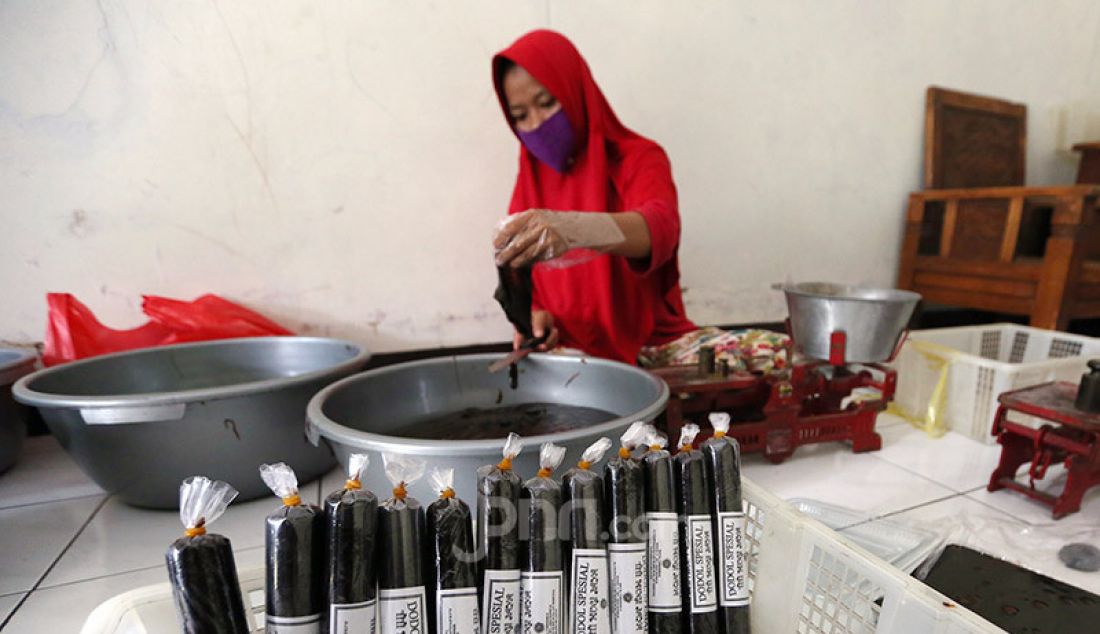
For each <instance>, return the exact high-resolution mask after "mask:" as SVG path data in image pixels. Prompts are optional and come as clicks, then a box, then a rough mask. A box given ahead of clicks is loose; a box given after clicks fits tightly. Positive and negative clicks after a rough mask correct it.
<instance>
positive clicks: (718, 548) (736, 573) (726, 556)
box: [701, 414, 750, 634]
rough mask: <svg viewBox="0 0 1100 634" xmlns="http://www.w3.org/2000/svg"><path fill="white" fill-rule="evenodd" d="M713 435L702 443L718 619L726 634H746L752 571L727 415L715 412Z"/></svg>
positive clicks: (737, 456) (737, 465) (737, 450)
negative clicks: (709, 495)
mask: <svg viewBox="0 0 1100 634" xmlns="http://www.w3.org/2000/svg"><path fill="white" fill-rule="evenodd" d="M711 424H712V425H713V426H714V430H715V433H714V435H713V436H712V437H711V438H710V439H708V440H707V441H706V442H704V443H703V446H702V448H701V449H702V452H703V456H704V458H705V459H706V471H707V482H708V484H709V486H710V487H711V490H712V493H713V499H712V500H713V504H714V506H713V508H712V509H711V515H712V517H713V518H714V528H713V530H714V542H715V548H714V550H715V555H716V557H717V559H716V560H717V562H718V566H717V569H716V570H715V574H716V577H717V580H718V618H719V620H720V622H721V628H722V632H723V634H747V633H748V632H749V631H750V625H749V587H748V580H749V574H748V573H749V571H748V556H747V555H748V553H747V544H748V542H747V541H746V534H745V513H744V507H743V500H742V495H741V451H740V447H739V446H738V444H737V441H736V440H734V439H733V438H730V437H729V436H727V435H726V432H727V431H728V430H729V415H728V414H717V415H715V414H712V415H711Z"/></svg>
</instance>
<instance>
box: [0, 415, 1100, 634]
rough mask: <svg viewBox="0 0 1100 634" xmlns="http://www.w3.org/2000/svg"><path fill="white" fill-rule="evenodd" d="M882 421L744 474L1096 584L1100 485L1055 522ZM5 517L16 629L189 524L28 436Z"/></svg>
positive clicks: (966, 463) (1096, 588)
mask: <svg viewBox="0 0 1100 634" xmlns="http://www.w3.org/2000/svg"><path fill="white" fill-rule="evenodd" d="M878 431H879V433H881V434H882V436H883V448H882V450H881V451H878V452H872V453H867V454H858V455H856V454H852V453H851V451H850V449H848V448H847V447H846V446H843V445H841V444H838V443H832V444H824V445H813V446H809V447H802V448H800V449H798V451H796V452H795V454H794V455H793V456H792V457H791V458H789V459H788V460H787V461H786V462H784V463H783V464H781V465H772V464H770V463H768V462H767V461H765V460H763V459H762V458H761V457H760V456H757V455H747V456H745V460H744V462H745V466H744V471H745V475H746V476H747V477H749V478H751V479H753V480H755V481H756V482H757V483H759V484H761V485H763V486H764V487H766V488H768V489H770V490H772V491H773V492H775V493H777V494H778V495H780V496H781V497H785V498H791V497H803V498H815V499H818V500H820V501H822V502H828V503H831V504H835V505H840V506H846V507H849V508H852V509H856V510H860V511H863V512H864V513H866V514H868V515H870V516H872V517H877V518H886V517H889V518H890V519H891V520H894V521H902V522H911V523H913V524H915V525H918V526H921V527H925V528H931V529H934V530H937V531H939V532H940V533H942V534H944V535H946V536H948V539H949V540H950V541H952V542H954V543H963V544H965V545H969V546H972V547H974V548H977V549H979V550H983V551H985V552H989V553H991V554H994V555H997V556H1001V557H1004V558H1006V559H1010V560H1013V561H1016V562H1017V563H1020V564H1022V565H1025V566H1028V567H1031V568H1034V569H1037V570H1039V571H1040V572H1043V573H1045V574H1048V575H1050V576H1053V577H1056V578H1059V579H1062V580H1064V581H1067V582H1069V583H1073V584H1075V585H1078V586H1080V587H1082V588H1085V589H1087V590H1090V591H1092V592H1097V593H1100V573H1091V574H1090V573H1081V572H1074V571H1071V570H1068V569H1067V568H1065V567H1064V566H1062V565H1061V563H1060V562H1058V559H1057V550H1058V548H1060V547H1061V546H1062V545H1063V544H1065V543H1068V542H1071V541H1086V542H1090V543H1094V544H1100V499H1097V498H1100V489H1098V490H1095V491H1093V492H1092V494H1090V495H1089V496H1088V497H1087V498H1086V500H1085V505H1084V507H1083V508H1082V511H1081V512H1080V513H1077V514H1074V515H1071V516H1069V517H1067V518H1065V519H1063V520H1060V521H1058V522H1055V521H1053V520H1052V519H1051V517H1050V511H1049V509H1047V508H1046V507H1044V506H1040V505H1038V504H1036V503H1034V502H1031V501H1029V500H1026V499H1025V498H1023V496H1020V495H1019V494H1016V493H1012V492H1005V491H998V492H996V493H988V492H986V491H985V484H986V482H987V481H988V478H989V474H990V472H991V471H992V470H993V467H994V466H995V464H996V461H997V456H998V447H997V446H988V445H983V444H981V443H978V442H975V441H972V440H970V439H968V438H965V437H963V436H959V435H957V434H952V433H949V434H948V435H946V436H945V437H943V438H940V439H935V440H933V439H931V438H929V437H927V436H926V435H925V434H924V433H923V432H920V431H918V430H915V429H912V428H911V427H909V426H908V424H906V423H904V422H903V421H901V420H900V419H897V418H894V417H892V416H888V415H883V416H882V417H880V419H879V423H878ZM1048 478H1052V479H1053V482H1052V483H1051V485H1053V486H1060V485H1061V483H1062V482H1061V481H1060V480H1059V479H1058V474H1057V473H1056V472H1055V471H1054V470H1053V469H1052V472H1051V475H1050V476H1048ZM342 480H343V475H342V474H341V473H339V472H338V471H337V470H334V471H333V472H331V473H329V474H328V475H326V476H325V478H323V479H322V481H321V482H319V483H311V484H309V485H306V486H303V488H302V490H303V496H304V497H305V496H308V499H310V500H311V501H317V500H319V499H320V492H321V491H323V490H324V491H327V490H329V489H335V488H336V487H338V486H339V484H340V482H341V481H342ZM272 502H273V500H258V501H254V502H248V503H242V504H237V505H234V506H232V507H231V508H230V509H229V511H228V512H227V513H226V515H225V516H224V517H223V518H222V519H221V520H219V521H218V524H217V526H218V532H221V533H223V534H226V535H227V536H229V538H230V539H231V540H232V541H233V545H234V550H235V553H236V556H237V560H238V567H239V568H240V569H248V568H254V567H258V566H260V565H262V560H263V547H262V544H263V532H262V531H263V528H262V526H263V522H262V520H263V517H264V516H265V515H266V514H267V513H268V512H270V510H271V508H272ZM873 521H874V520H873ZM0 527H2V530H0V571H2V574H0V623H3V625H2V626H0V629H4V631H5V632H9V631H10V632H13V633H14V632H19V633H23V632H51V633H53V632H77V631H79V630H80V626H81V624H82V623H83V622H84V619H85V618H86V616H87V615H88V612H89V611H90V610H92V608H94V607H95V606H96V605H98V604H100V603H102V602H103V601H105V600H106V599H108V598H110V597H112V596H114V595H117V594H119V593H122V592H125V591H127V590H131V589H134V588H137V587H141V586H145V585H149V584H154V583H161V582H164V581H166V580H167V577H166V575H165V572H164V567H163V559H162V558H163V556H164V550H165V548H167V546H168V544H169V543H170V542H171V541H172V540H173V539H174V538H175V536H176V535H177V534H178V533H179V532H180V529H181V527H180V525H179V519H178V516H177V514H176V513H175V512H156V511H144V510H139V509H134V508H130V507H127V506H125V505H123V504H121V503H119V502H118V501H117V500H114V499H111V498H108V497H107V496H105V495H104V493H103V492H102V491H101V490H100V489H99V488H98V487H96V486H95V485H94V484H92V483H90V482H89V481H88V480H87V479H86V478H85V477H84V476H83V475H82V474H81V473H80V471H79V469H77V468H76V466H75V465H74V464H73V463H72V461H71V460H70V459H69V458H68V456H67V455H66V454H65V453H64V451H62V449H61V448H60V447H59V446H58V445H57V443H56V442H55V441H54V440H53V439H52V438H35V439H32V440H31V441H30V442H29V445H28V450H27V452H26V453H25V454H24V456H23V458H22V460H21V462H20V463H19V464H18V465H17V466H16V467H15V468H14V469H13V470H12V471H10V472H9V473H7V474H4V475H3V476H0ZM13 610H14V612H12V611H13ZM9 613H10V618H9ZM5 619H7V620H6V622H5Z"/></svg>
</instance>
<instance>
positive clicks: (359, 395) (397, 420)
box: [308, 354, 668, 502]
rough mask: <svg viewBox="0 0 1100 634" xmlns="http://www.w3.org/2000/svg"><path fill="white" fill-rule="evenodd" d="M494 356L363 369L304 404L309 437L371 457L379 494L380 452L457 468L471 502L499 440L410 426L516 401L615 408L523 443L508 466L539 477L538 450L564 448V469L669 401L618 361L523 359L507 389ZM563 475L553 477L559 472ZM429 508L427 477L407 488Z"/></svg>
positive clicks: (660, 387) (385, 487)
mask: <svg viewBox="0 0 1100 634" xmlns="http://www.w3.org/2000/svg"><path fill="white" fill-rule="evenodd" d="M498 359H500V355H493V354H478V355H460V356H448V357H439V358H434V359H426V360H423V361H414V362H410V363H402V364H398V365H392V366H388V367H384V368H378V369H375V370H369V371H367V372H363V373H362V374H357V375H355V376H352V377H348V378H346V379H343V380H342V381H339V382H337V383H334V384H332V385H330V386H328V387H326V388H325V389H323V390H321V391H320V392H319V393H318V394H317V395H316V396H314V397H313V399H312V400H311V401H310V402H309V408H308V419H309V431H308V433H309V435H310V437H311V439H312V440H314V441H315V442H320V440H321V439H324V441H325V442H326V443H327V444H328V445H330V446H331V447H332V449H333V450H334V451H335V453H336V456H337V457H338V458H339V459H340V462H341V463H342V464H344V465H345V466H346V465H347V462H348V456H349V455H350V454H352V453H368V454H370V457H371V464H370V467H369V468H368V469H367V473H368V476H367V481H366V482H365V485H366V486H367V487H369V488H370V489H371V490H372V491H375V492H376V493H377V494H378V495H379V497H382V498H386V497H389V493H390V489H391V485H390V483H389V482H388V481H387V480H386V478H385V474H384V472H383V470H382V460H381V452H394V453H400V454H411V455H416V456H420V457H423V458H425V459H426V460H427V461H428V464H429V467H430V466H431V465H439V466H452V467H454V468H455V489H456V491H457V493H458V495H459V496H460V497H462V498H463V499H465V500H467V501H472V500H473V499H474V497H475V492H476V490H477V489H476V486H477V475H476V473H475V472H476V470H477V468H478V467H480V466H481V465H484V464H488V463H495V462H499V461H500V459H501V450H502V449H503V447H504V436H506V434H503V435H502V436H501V437H500V438H494V439H491V440H421V439H414V438H403V437H401V436H400V435H396V433H400V430H401V429H402V428H405V427H407V426H408V425H409V424H410V423H415V422H416V421H418V420H425V419H428V418H436V417H438V416H440V415H444V414H448V413H451V412H458V411H461V410H464V409H466V408H469V407H478V408H490V407H493V406H494V405H498V404H499V405H502V406H506V405H514V404H519V403H537V402H544V403H564V404H569V405H580V406H585V407H593V408H597V409H602V410H605V411H607V412H612V413H614V414H615V415H616V418H614V419H612V420H609V421H607V422H605V423H598V424H595V425H592V426H589V427H587V428H582V429H574V430H571V431H565V432H561V433H555V434H547V435H542V436H532V437H529V438H525V439H524V441H525V442H524V444H525V448H524V451H523V453H522V454H521V455H520V457H519V458H518V459H517V460H516V461H515V463H514V468H515V470H516V473H518V474H519V475H520V477H522V478H524V479H526V478H529V477H532V476H534V475H535V472H536V471H538V448H539V446H540V445H541V444H542V443H544V442H550V441H552V442H555V443H557V444H559V445H563V446H565V447H566V448H567V449H568V453H567V454H566V457H565V464H564V465H563V466H562V470H563V471H564V469H567V468H569V467H570V466H572V465H573V464H575V463H576V462H577V460H578V459H579V458H580V454H581V451H583V449H584V448H585V447H587V446H588V445H590V444H591V443H592V442H593V441H594V440H596V439H597V438H599V437H600V436H609V437H611V438H612V440H614V441H615V444H616V446H617V445H618V436H619V435H620V434H621V433H622V432H623V430H625V429H626V427H627V426H629V425H630V423H632V422H634V421H636V420H645V421H651V420H653V419H654V418H655V417H656V416H657V415H658V414H659V413H660V412H661V411H662V410H663V409H664V407H665V403H666V402H667V401H668V386H667V385H666V384H665V382H664V381H661V380H660V379H658V378H656V377H654V376H653V375H652V374H650V373H648V372H646V371H644V370H641V369H638V368H635V367H632V366H629V365H626V364H623V363H618V362H615V361H607V360H603V359H593V358H578V357H567V356H558V355H544V354H536V355H531V356H528V357H527V358H526V359H524V360H523V361H521V362H520V372H521V373H520V376H519V387H518V388H517V389H515V390H513V389H511V388H510V387H509V381H508V373H507V372H500V373H497V374H490V373H489V372H488V371H487V367H488V366H489V364H490V363H492V362H493V361H496V360H498ZM559 475H560V472H559ZM411 492H412V494H413V495H414V496H415V497H417V498H418V499H420V500H422V501H425V502H428V501H431V500H434V499H435V498H436V496H437V495H438V493H437V492H435V491H432V490H431V487H430V486H429V484H428V483H427V478H425V479H423V480H421V481H420V482H417V483H416V484H415V485H414V486H413V487H412V489H411Z"/></svg>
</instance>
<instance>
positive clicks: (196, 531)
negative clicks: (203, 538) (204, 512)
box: [183, 522, 206, 537]
mask: <svg viewBox="0 0 1100 634" xmlns="http://www.w3.org/2000/svg"><path fill="white" fill-rule="evenodd" d="M183 534H184V535H185V536H187V537H198V536H199V535H205V534H206V527H205V526H203V525H202V523H201V522H200V523H199V525H198V526H196V527H194V528H189V529H187V530H185V531H183Z"/></svg>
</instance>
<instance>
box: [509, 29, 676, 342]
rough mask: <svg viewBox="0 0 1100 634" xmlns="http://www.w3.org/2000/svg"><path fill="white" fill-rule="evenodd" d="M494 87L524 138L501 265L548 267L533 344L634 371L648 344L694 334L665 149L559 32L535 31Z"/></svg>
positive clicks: (513, 51) (539, 278)
mask: <svg viewBox="0 0 1100 634" xmlns="http://www.w3.org/2000/svg"><path fill="white" fill-rule="evenodd" d="M493 81H494V85H495V86H496V91H497V97H498V98H499V99H500V105H501V107H502V108H503V109H504V116H505V118H506V119H507V121H508V124H509V125H510V126H511V127H512V131H513V132H514V133H515V134H516V136H517V137H518V138H519V140H520V155H519V175H518V176H517V178H516V186H515V190H514V192H513V193H512V202H511V205H510V206H509V208H508V213H509V216H510V217H509V219H508V221H506V222H505V223H504V225H503V226H502V228H501V229H500V231H499V232H498V233H497V235H496V237H495V238H494V241H493V242H494V247H495V248H496V249H497V264H498V265H499V266H514V267H522V266H528V265H530V264H532V263H535V262H543V261H545V263H544V264H542V265H540V266H537V267H535V268H534V272H533V281H534V301H533V306H532V325H533V327H534V334H535V336H536V337H539V336H542V335H547V336H548V338H547V340H546V343H545V344H543V345H542V346H540V349H549V348H552V347H554V346H555V345H557V344H561V345H564V346H569V347H574V348H579V349H581V350H583V351H584V352H586V353H588V354H591V355H594V356H599V357H605V358H610V359H617V360H619V361H625V362H628V363H634V362H635V361H636V360H637V356H638V351H639V350H640V349H641V348H642V347H643V346H651V345H659V344H663V343H667V342H669V341H672V340H674V339H676V338H677V337H679V336H680V335H683V334H685V333H687V332H690V331H693V330H695V329H696V328H695V325H694V324H692V323H691V321H689V320H688V318H687V316H686V315H685V313H684V303H683V299H682V298H681V295H680V271H679V266H678V263H677V258H676V252H677V249H678V247H679V242H680V215H679V211H678V209H677V202H676V186H675V185H674V184H673V182H672V170H671V166H670V165H669V161H668V157H667V156H666V155H665V152H664V150H662V149H661V147H660V146H659V145H657V144H656V143H654V142H653V141H650V140H649V139H647V138H645V137H642V136H640V135H638V134H636V133H634V132H632V131H631V130H629V129H627V128H626V127H625V126H623V124H622V123H620V122H619V119H618V117H616V116H615V113H614V112H613V111H612V110H611V106H610V105H608V103H607V100H606V99H605V98H604V96H603V93H602V92H601V91H600V88H599V87H598V86H597V85H596V82H595V80H593V78H592V73H591V71H590V70H589V69H588V64H587V63H586V62H585V61H584V58H583V57H581V55H580V53H579V52H577V49H576V48H575V47H574V46H573V44H572V42H570V41H569V40H568V39H566V38H565V37H564V36H562V35H561V34H559V33H556V32H554V31H546V30H539V31H532V32H530V33H528V34H526V35H524V36H523V37H521V38H520V39H518V40H516V42H515V43H514V44H512V45H511V46H510V47H508V48H507V49H505V50H503V51H501V52H500V53H498V54H497V55H496V56H495V57H493ZM563 256H565V257H563ZM515 342H516V346H519V344H520V342H521V337H520V336H519V335H518V333H517V336H516V338H515Z"/></svg>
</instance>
